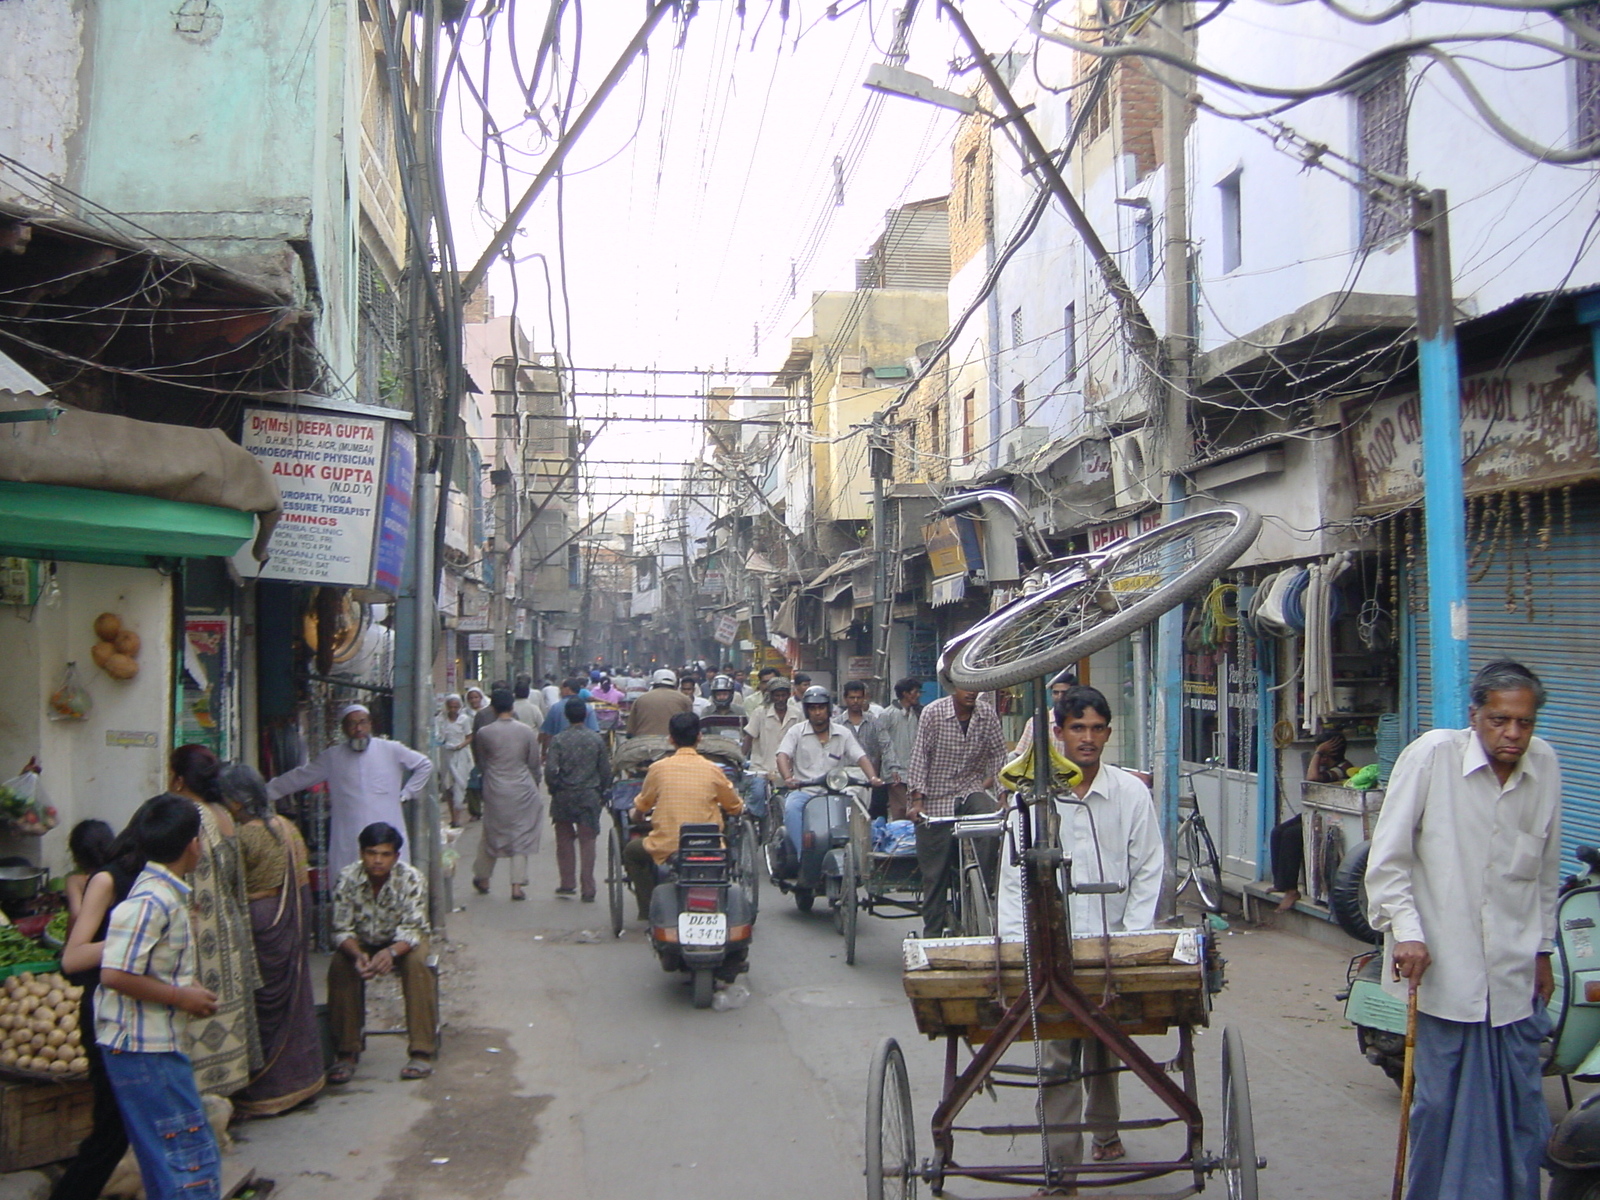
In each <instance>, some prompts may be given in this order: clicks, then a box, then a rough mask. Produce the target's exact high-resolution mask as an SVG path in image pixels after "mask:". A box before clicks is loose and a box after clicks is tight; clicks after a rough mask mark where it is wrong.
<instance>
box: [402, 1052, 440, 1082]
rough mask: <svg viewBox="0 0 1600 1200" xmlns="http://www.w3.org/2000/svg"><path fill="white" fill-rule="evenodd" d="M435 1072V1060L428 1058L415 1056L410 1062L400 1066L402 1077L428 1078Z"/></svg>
mask: <svg viewBox="0 0 1600 1200" xmlns="http://www.w3.org/2000/svg"><path fill="white" fill-rule="evenodd" d="M432 1074H433V1061H432V1060H431V1059H426V1058H416V1057H413V1058H412V1059H411V1061H410V1062H408V1063H406V1065H405V1066H403V1067H401V1068H400V1078H401V1079H426V1078H427V1077H428V1076H429V1075H432Z"/></svg>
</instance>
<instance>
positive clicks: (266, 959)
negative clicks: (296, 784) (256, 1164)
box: [217, 763, 323, 1117]
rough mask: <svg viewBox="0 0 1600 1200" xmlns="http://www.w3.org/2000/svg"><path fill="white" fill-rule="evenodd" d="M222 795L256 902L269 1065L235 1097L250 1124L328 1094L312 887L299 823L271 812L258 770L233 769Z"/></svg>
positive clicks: (253, 921) (253, 922) (258, 997)
mask: <svg viewBox="0 0 1600 1200" xmlns="http://www.w3.org/2000/svg"><path fill="white" fill-rule="evenodd" d="M217 788H218V791H219V792H220V793H221V794H222V799H223V801H224V803H226V804H227V806H228V810H229V812H230V814H231V815H232V817H233V819H234V822H235V824H236V826H237V828H238V831H239V852H240V857H241V858H242V859H243V862H244V885H245V889H246V892H247V894H248V897H249V902H250V931H251V935H252V938H253V940H254V942H255V948H256V963H257V965H258V966H259V968H260V971H261V986H260V987H258V988H257V989H256V994H255V1004H256V1023H257V1025H258V1026H259V1028H260V1030H261V1053H262V1056H263V1057H264V1058H265V1060H266V1061H265V1063H264V1065H263V1066H262V1068H261V1070H260V1071H258V1072H257V1073H256V1074H255V1075H254V1076H252V1077H251V1080H250V1083H249V1086H248V1087H246V1088H245V1089H244V1090H243V1091H242V1092H238V1093H236V1094H235V1095H234V1097H233V1107H234V1109H235V1111H237V1112H239V1113H240V1114H242V1115H244V1116H249V1117H266V1116H272V1115H273V1114H275V1113H281V1112H287V1111H288V1110H289V1109H291V1108H293V1107H295V1106H296V1105H297V1104H303V1103H304V1102H305V1101H307V1100H309V1099H311V1097H313V1096H315V1095H316V1094H317V1093H318V1092H320V1091H321V1090H322V1083H323V1073H322V1045H321V1042H320V1041H319V1039H318V1037H317V1017H316V1008H315V1001H314V1000H313V998H312V994H311V966H310V963H309V961H308V959H307V943H308V935H309V929H308V926H309V924H310V911H311V888H310V882H309V875H308V873H307V870H306V861H307V855H306V844H305V842H304V840H302V838H301V837H300V830H299V829H298V828H296V826H295V824H294V822H293V821H291V820H289V819H288V818H287V817H284V816H280V815H279V814H277V813H275V812H274V811H273V810H272V805H271V802H270V801H269V800H268V799H267V785H266V784H265V783H264V782H263V781H262V778H261V776H260V775H259V774H257V772H256V770H255V768H254V767H249V766H246V765H245V764H243V763H229V764H228V765H227V766H225V767H223V768H222V770H221V772H220V773H219V774H218V776H217Z"/></svg>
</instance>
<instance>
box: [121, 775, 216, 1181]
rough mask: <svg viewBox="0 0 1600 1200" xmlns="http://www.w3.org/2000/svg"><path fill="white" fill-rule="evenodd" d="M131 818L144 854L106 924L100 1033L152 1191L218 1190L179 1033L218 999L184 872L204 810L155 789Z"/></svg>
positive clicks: (212, 1146) (196, 849)
mask: <svg viewBox="0 0 1600 1200" xmlns="http://www.w3.org/2000/svg"><path fill="white" fill-rule="evenodd" d="M133 828H134V830H135V837H136V839H137V843H138V847H139V849H140V851H141V852H142V853H143V854H144V856H145V860H146V864H145V868H144V870H143V872H141V873H140V875H139V878H138V880H137V881H136V882H135V883H134V885H133V890H132V891H130V892H129V893H128V898H127V899H126V900H124V901H123V902H122V903H121V904H119V905H117V907H116V908H115V909H113V910H112V913H111V920H110V923H109V925H108V927H107V929H106V939H105V948H104V950H103V951H102V954H101V960H100V991H99V993H98V994H97V995H96V997H95V1040H96V1041H97V1042H98V1043H99V1044H100V1047H101V1051H102V1054H103V1057H104V1063H105V1070H106V1075H107V1077H108V1078H109V1079H110V1080H111V1086H112V1089H113V1090H114V1091H115V1092H116V1096H117V1105H118V1107H119V1108H121V1110H122V1120H123V1124H124V1125H125V1126H126V1128H127V1131H128V1141H129V1142H130V1143H131V1144H132V1146H133V1152H134V1155H135V1156H136V1157H137V1158H138V1160H139V1174H140V1176H141V1177H142V1178H143V1180H144V1189H145V1195H146V1197H147V1198H148V1200H180V1198H181V1200H218V1197H219V1195H220V1193H221V1190H222V1160H221V1155H220V1153H219V1152H218V1150H217V1141H216V1138H215V1136H213V1134H212V1132H211V1126H210V1125H208V1124H207V1123H206V1118H205V1111H204V1108H203V1107H202V1105H201V1103H200V1093H199V1092H198V1091H197V1090H196V1088H195V1084H194V1070H193V1068H192V1067H191V1065H190V1063H189V1056H188V1055H187V1054H185V1053H184V1052H183V1049H182V1045H183V1043H182V1039H181V1036H180V1031H181V1028H182V1026H183V1024H184V1023H185V1018H184V1017H183V1016H181V1015H180V1014H188V1015H190V1016H196V1017H205V1016H210V1015H211V1014H212V1013H214V1012H215V1011H216V1009H217V998H216V996H215V995H214V994H213V993H211V992H210V991H207V990H206V989H205V988H203V987H197V986H195V983H194V962H195V955H194V947H193V945H192V942H191V938H190V932H189V894H190V888H189V885H188V884H187V883H185V882H184V876H185V875H187V874H188V873H189V872H190V871H192V870H193V869H194V866H195V863H196V862H198V861H199V858H200V811H199V809H197V808H196V807H195V806H194V803H193V802H192V801H190V800H186V799H184V798H183V797H181V796H174V795H171V794H167V795H163V796H157V797H155V798H154V799H152V800H147V801H146V802H145V803H144V805H143V807H141V808H140V810H139V811H138V812H137V813H136V814H135V815H134V818H133Z"/></svg>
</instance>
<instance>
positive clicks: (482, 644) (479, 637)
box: [467, 633, 494, 654]
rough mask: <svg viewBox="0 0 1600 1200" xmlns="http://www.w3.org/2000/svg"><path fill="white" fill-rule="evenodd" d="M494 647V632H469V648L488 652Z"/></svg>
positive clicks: (469, 649) (479, 651)
mask: <svg viewBox="0 0 1600 1200" xmlns="http://www.w3.org/2000/svg"><path fill="white" fill-rule="evenodd" d="M493 649H494V634H492V633H469V634H467V650H468V651H469V652H471V651H476V652H478V653H480V654H481V653H486V652H488V651H490V650H493Z"/></svg>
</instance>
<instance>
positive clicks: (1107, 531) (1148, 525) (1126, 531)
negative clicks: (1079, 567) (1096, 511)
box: [1089, 508, 1161, 553]
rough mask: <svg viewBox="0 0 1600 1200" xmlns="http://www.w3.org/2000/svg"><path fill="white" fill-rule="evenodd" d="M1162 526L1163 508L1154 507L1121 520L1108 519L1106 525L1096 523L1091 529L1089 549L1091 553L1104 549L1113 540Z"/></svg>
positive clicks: (1147, 531)
mask: <svg viewBox="0 0 1600 1200" xmlns="http://www.w3.org/2000/svg"><path fill="white" fill-rule="evenodd" d="M1160 527H1161V510H1160V509H1159V508H1152V509H1149V510H1148V511H1146V512H1142V513H1139V514H1137V515H1136V516H1132V517H1123V518H1122V520H1120V521H1107V522H1106V523H1105V524H1104V525H1096V526H1095V527H1094V528H1093V529H1091V530H1089V550H1090V552H1091V553H1093V552H1095V551H1098V550H1104V549H1105V548H1106V547H1107V546H1109V545H1111V543H1112V542H1119V541H1121V540H1122V539H1123V538H1132V537H1138V536H1139V535H1140V534H1141V533H1149V532H1150V531H1151V530H1152V529H1159V528H1160Z"/></svg>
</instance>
